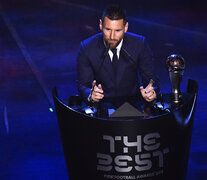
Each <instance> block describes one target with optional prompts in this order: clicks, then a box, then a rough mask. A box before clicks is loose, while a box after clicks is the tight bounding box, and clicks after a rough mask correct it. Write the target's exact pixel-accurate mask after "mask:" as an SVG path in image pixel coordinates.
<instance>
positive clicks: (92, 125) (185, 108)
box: [53, 80, 198, 180]
mask: <svg viewBox="0 0 207 180" xmlns="http://www.w3.org/2000/svg"><path fill="white" fill-rule="evenodd" d="M197 91H198V85H197V83H196V82H195V81H193V80H189V81H188V87H187V92H185V93H182V95H183V101H182V103H181V104H179V105H173V104H170V101H169V99H170V94H166V95H165V94H164V96H163V97H164V98H163V99H164V102H165V103H166V102H168V104H170V108H169V111H167V110H165V111H160V112H161V113H155V114H154V115H151V116H148V117H146V116H145V117H142V116H140V117H137V118H135V117H131V118H124V119H122V118H106V117H105V118H102V117H96V116H91V115H87V114H84V113H82V111H79V110H77V109H76V108H72V107H70V106H68V105H66V103H64V101H62V100H60V99H59V98H58V97H57V91H56V89H53V97H54V103H55V108H56V113H57V117H58V123H59V128H60V133H61V139H62V144H63V150H64V155H65V160H66V164H67V168H68V174H69V179H70V180H108V179H113V180H114V179H144V180H148V179H151V180H161V179H163V180H169V179H173V180H181V179H185V176H186V172H187V164H188V156H189V151H190V142H191V134H192V127H193V119H194V112H195V105H196V98H197ZM75 109H76V110H75Z"/></svg>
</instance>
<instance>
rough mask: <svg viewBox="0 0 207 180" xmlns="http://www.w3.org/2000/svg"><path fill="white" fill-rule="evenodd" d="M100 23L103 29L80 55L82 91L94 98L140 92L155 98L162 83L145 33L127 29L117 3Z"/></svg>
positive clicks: (80, 85)
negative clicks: (157, 88) (142, 34)
mask: <svg viewBox="0 0 207 180" xmlns="http://www.w3.org/2000/svg"><path fill="white" fill-rule="evenodd" d="M99 27H100V30H101V31H102V33H99V34H96V35H94V36H92V37H90V38H88V39H86V40H84V41H82V42H81V45H80V50H79V54H78V58H77V70H78V85H79V92H80V95H81V96H82V97H83V98H84V99H85V100H86V101H92V102H98V101H100V100H101V99H103V98H110V97H133V96H137V95H138V96H141V97H143V98H144V99H145V100H146V101H148V102H151V101H153V100H154V99H155V98H156V96H157V93H156V91H155V86H157V84H158V83H157V81H156V77H155V75H154V70H153V58H152V55H151V52H150V49H149V46H148V44H147V43H146V40H145V37H143V36H140V35H136V34H133V33H128V32H127V30H128V22H127V21H126V14H125V11H124V10H123V9H122V8H121V7H120V6H117V5H113V6H110V7H108V8H106V9H105V10H104V12H103V15H102V19H101V20H100V24H99ZM140 78H141V81H140Z"/></svg>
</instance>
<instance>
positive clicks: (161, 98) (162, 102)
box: [121, 47, 164, 108]
mask: <svg viewBox="0 0 207 180" xmlns="http://www.w3.org/2000/svg"><path fill="white" fill-rule="evenodd" d="M121 52H122V53H123V54H124V55H125V56H126V57H127V58H128V59H129V60H130V61H131V62H132V63H133V64H134V65H135V66H134V67H135V68H136V67H137V63H136V61H135V60H134V59H133V58H132V56H131V55H130V54H129V53H128V52H127V50H126V49H124V48H123V47H122V48H121ZM142 73H143V74H144V75H145V76H146V77H147V78H149V79H151V78H150V77H149V76H148V75H147V74H146V73H145V72H144V71H143V72H142ZM159 91H160V103H161V105H162V106H163V108H164V100H163V95H162V92H161V90H160V89H159Z"/></svg>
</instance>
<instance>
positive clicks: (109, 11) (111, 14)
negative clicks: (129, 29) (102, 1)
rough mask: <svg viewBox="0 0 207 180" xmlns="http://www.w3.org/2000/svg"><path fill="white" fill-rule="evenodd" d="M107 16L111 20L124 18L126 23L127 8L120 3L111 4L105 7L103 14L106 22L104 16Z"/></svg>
mask: <svg viewBox="0 0 207 180" xmlns="http://www.w3.org/2000/svg"><path fill="white" fill-rule="evenodd" d="M105 17H107V18H109V19H110V20H120V19H123V20H124V25H125V24H126V22H127V19H126V10H125V9H123V8H122V7H121V6H120V5H110V6H108V7H107V8H106V9H104V11H103V14H102V18H101V20H102V22H104V18H105Z"/></svg>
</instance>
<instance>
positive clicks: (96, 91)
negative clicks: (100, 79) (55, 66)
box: [91, 80, 104, 102]
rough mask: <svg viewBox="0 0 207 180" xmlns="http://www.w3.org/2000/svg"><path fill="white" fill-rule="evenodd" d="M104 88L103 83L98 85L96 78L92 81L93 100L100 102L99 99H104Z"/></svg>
mask: <svg viewBox="0 0 207 180" xmlns="http://www.w3.org/2000/svg"><path fill="white" fill-rule="evenodd" d="M103 92H104V91H103V89H102V86H101V84H99V85H98V86H97V85H96V80H94V81H93V82H92V89H91V98H92V100H93V101H95V102H98V101H99V100H101V99H103V97H104V95H103Z"/></svg>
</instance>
